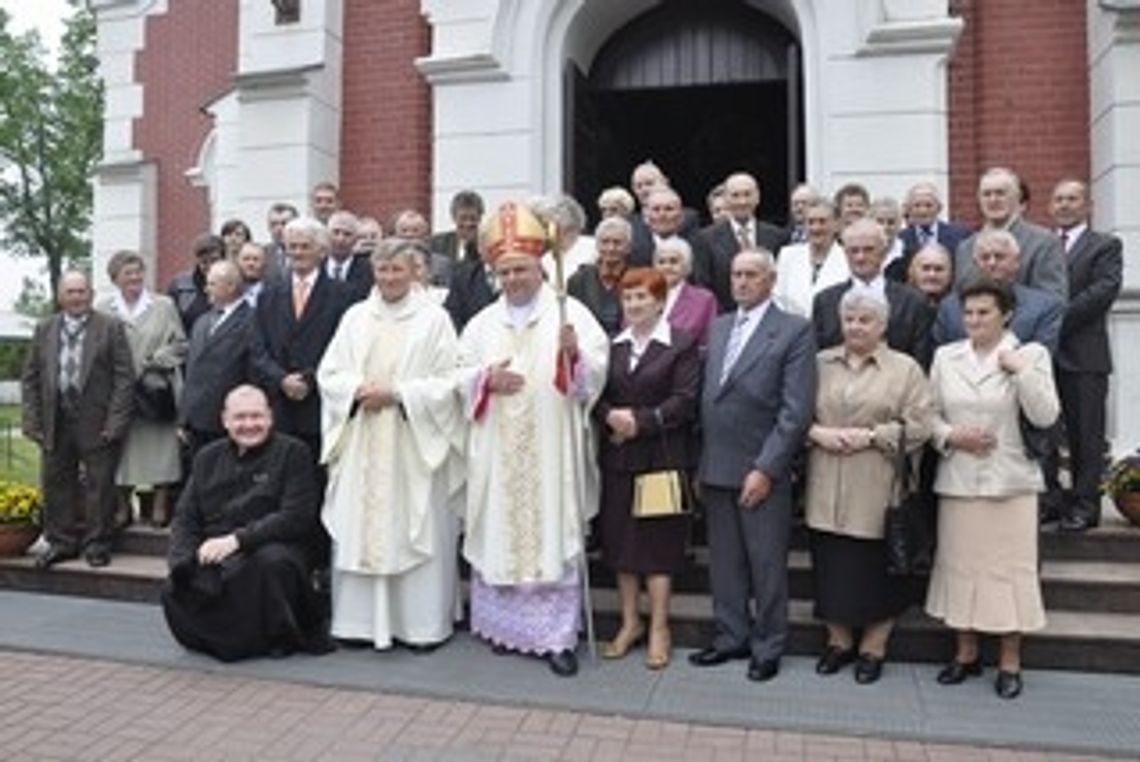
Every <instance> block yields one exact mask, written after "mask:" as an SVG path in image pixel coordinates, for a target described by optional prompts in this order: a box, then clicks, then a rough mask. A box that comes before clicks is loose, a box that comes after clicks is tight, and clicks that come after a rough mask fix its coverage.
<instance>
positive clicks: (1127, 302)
mask: <svg viewBox="0 0 1140 762" xmlns="http://www.w3.org/2000/svg"><path fill="white" fill-rule="evenodd" d="M1088 9H1089V25H1088V36H1089V45H1088V50H1089V76H1090V87H1089V89H1090V104H1089V106H1090V109H1089V114H1090V118H1091V122H1092V125H1091V131H1090V133H1091V134H1090V148H1091V153H1092V167H1091V169H1092V171H1091V174H1092V178H1091V179H1092V198H1093V224H1094V226H1095V227H1096V228H1098V229H1100V230H1104V231H1108V232H1111V233H1114V234H1116V235H1117V236H1119V237H1120V238H1121V240H1123V242H1124V293H1123V294H1121V297H1120V299H1119V301H1117V303H1116V306H1115V308H1114V309H1113V315H1112V321H1111V327H1110V330H1111V334H1112V349H1113V361H1114V362H1115V364H1116V372H1115V374H1114V375H1113V379H1112V387H1111V391H1110V393H1109V430H1108V436H1109V439H1110V441H1112V442H1113V449H1114V451H1117V452H1122V451H1130V450H1133V449H1135V448H1136V446H1137V444H1140V405H1137V404H1136V403H1137V394H1136V388H1137V384H1140V353H1137V352H1136V347H1137V346H1140V204H1138V203H1137V199H1140V140H1137V138H1136V136H1137V135H1140V0H1089V2H1088Z"/></svg>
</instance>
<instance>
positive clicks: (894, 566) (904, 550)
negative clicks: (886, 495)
mask: <svg viewBox="0 0 1140 762" xmlns="http://www.w3.org/2000/svg"><path fill="white" fill-rule="evenodd" d="M899 423H900V425H899V441H898V450H897V451H896V452H895V478H894V489H893V490H892V491H891V502H890V504H889V505H888V506H887V511H886V515H885V517H884V519H883V522H884V523H883V542H884V545H885V546H886V554H887V574H890V575H891V576H895V577H904V576H907V575H909V574H911V573H913V572H914V571H915V557H916V555H917V554H918V551H919V548H920V546H921V545H922V542H921V539H920V536H919V532H920V528H919V521H920V520H921V518H922V517H921V513H920V511H921V507H920V506H919V505H918V504H917V502H918V497H919V496H918V495H917V494H915V493H914V492H913V491H912V490H911V466H910V458H909V457H907V452H906V424H905V423H902V422H901V421H900V422H899Z"/></svg>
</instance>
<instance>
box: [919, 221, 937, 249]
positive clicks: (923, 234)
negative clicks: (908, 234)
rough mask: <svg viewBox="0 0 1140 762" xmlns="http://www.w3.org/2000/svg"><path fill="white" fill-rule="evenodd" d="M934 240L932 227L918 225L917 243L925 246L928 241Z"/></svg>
mask: <svg viewBox="0 0 1140 762" xmlns="http://www.w3.org/2000/svg"><path fill="white" fill-rule="evenodd" d="M932 238H934V226H932V225H919V226H918V242H919V243H920V244H922V245H923V246H925V245H926V244H928V243H930V239H932Z"/></svg>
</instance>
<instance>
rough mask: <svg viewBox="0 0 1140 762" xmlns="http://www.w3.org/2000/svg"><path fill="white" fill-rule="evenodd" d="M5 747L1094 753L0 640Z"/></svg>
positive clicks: (589, 754)
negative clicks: (543, 702)
mask: <svg viewBox="0 0 1140 762" xmlns="http://www.w3.org/2000/svg"><path fill="white" fill-rule="evenodd" d="M0 674H2V675H3V678H2V680H0V759H3V760H6V761H8V762H19V761H21V760H154V761H155V762H164V761H165V760H195V762H198V761H202V762H207V761H209V760H245V759H250V760H275V761H276V760H330V761H333V760H335V762H357V760H531V759H534V760H583V761H585V760H622V761H623V762H625V761H626V760H647V761H648V760H712V761H713V762H721V761H722V760H745V759H748V760H773V761H776V762H793V761H794V760H811V761H812V762H817V761H818V762H824V761H827V762H831V761H836V762H838V761H840V760H913V761H915V762H918V761H921V760H926V761H928V762H940V761H941V762H972V761H974V760H977V761H978V762H1062V761H1074V760H1094V759H1101V758H1098V757H1089V756H1073V755H1065V754H1054V753H1043V752H1037V751H1018V750H1011V749H995V748H983V747H967V746H947V745H933V744H922V743H913V742H899V741H891V740H887V739H870V738H843V737H837V736H823V735H810V734H802V733H791V732H780V731H762V730H742V729H737V728H728V727H713V726H707V725H697V724H688V723H673V722H662V721H659V720H640V719H628V718H624V717H616V716H609V717H604V716H599V715H593V714H582V713H575V712H557V711H547V710H538V709H526V708H516V707H505V706H495V705H492V704H479V703H473V702H461V701H439V700H432V699H426V698H414V697H407V696H400V695H393V694H387V693H374V692H366V691H358V690H346V689H333V688H323V687H318V686H312V685H301V684H295V683H286V682H277V681H270V680H259V679H253V678H248V677H240V676H236V675H232V676H231V675H219V674H205V673H200V672H194V671H187V670H178V669H163V668H157V667H147V666H136V665H124V664H120V663H116V662H109V661H99V660H93V659H79V658H71V657H60V656H42V655H37V654H30V653H20V652H8V651H0Z"/></svg>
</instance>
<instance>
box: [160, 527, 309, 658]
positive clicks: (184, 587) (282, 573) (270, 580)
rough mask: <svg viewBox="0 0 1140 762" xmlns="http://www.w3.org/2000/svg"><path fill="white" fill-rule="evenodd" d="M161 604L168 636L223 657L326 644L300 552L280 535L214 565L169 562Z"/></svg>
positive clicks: (290, 650) (296, 649)
mask: <svg viewBox="0 0 1140 762" xmlns="http://www.w3.org/2000/svg"><path fill="white" fill-rule="evenodd" d="M162 609H163V612H164V613H165V614H166V623H167V625H169V627H170V632H171V634H172V635H173V636H174V638H175V640H177V641H178V642H179V643H181V644H182V645H183V646H184V647H185V648H188V649H190V650H192V651H202V652H204V653H208V654H210V655H211V656H214V657H215V658H217V659H220V660H222V661H227V662H228V661H236V660H238V659H244V658H246V657H250V656H263V655H269V654H273V655H278V654H287V653H292V652H295V651H307V652H310V653H322V652H323V651H324V650H326V649H327V642H328V640H327V634H326V633H325V631H324V621H323V619H324V617H323V615H322V612H323V607H322V606H321V605H320V601H319V599H318V598H317V595H316V593H315V592H314V591H313V586H312V584H311V582H310V580H309V570H308V567H307V564H306V563H305V560H304V553H303V551H301V550H300V549H297V548H294V547H290V546H287V545H283V544H279V543H270V544H268V545H263V546H262V547H260V548H258V549H257V550H256V551H254V552H253V553H252V554H250V555H248V556H247V555H245V554H240V553H239V554H235V555H233V556H231V557H230V558H227V559H226V560H225V561H224V562H222V563H221V564H218V565H211V566H199V565H198V564H196V563H188V564H186V565H184V566H176V567H175V568H174V569H173V570H171V574H170V579H169V580H168V581H167V584H166V587H165V589H164V590H163V592H162Z"/></svg>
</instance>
